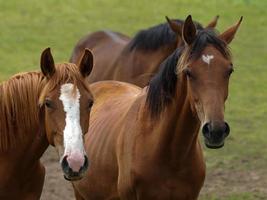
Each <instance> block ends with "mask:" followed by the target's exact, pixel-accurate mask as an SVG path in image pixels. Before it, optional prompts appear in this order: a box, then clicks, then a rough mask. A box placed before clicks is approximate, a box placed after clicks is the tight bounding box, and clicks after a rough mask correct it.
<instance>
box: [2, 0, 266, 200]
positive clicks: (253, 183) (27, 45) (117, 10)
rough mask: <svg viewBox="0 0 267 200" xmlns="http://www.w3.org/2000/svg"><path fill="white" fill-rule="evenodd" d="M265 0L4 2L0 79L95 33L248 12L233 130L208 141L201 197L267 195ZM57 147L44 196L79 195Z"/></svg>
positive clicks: (238, 40)
mask: <svg viewBox="0 0 267 200" xmlns="http://www.w3.org/2000/svg"><path fill="white" fill-rule="evenodd" d="M266 8H267V1H265V0H209V1H203V0H190V1H188V0H165V1H160V0H153V1H144V0H90V1H89V0H87V1H85V0H75V1H73V0H57V1H56V0H45V1H38V0H23V1H20V0H10V1H5V0H0V39H1V42H0V80H1V81H4V80H6V79H8V78H9V77H10V76H11V75H13V74H15V73H17V72H22V71H30V70H39V59H40V53H41V52H42V50H43V49H44V48H46V47H51V48H52V52H53V55H54V58H55V61H56V62H63V61H68V60H69V57H70V54H71V52H72V49H73V47H74V45H75V44H76V42H77V41H78V40H79V39H80V38H81V37H82V36H84V35H86V34H87V33H89V32H93V31H96V30H103V29H110V30H114V31H118V32H122V33H124V34H127V35H130V36H133V35H134V34H135V33H136V32H138V31H139V30H140V29H146V28H149V27H151V26H154V25H156V24H159V23H164V22H165V16H166V15H167V16H169V17H170V18H179V19H185V18H186V16H187V15H188V14H191V15H192V16H193V19H194V20H196V21H199V22H200V23H202V24H203V25H206V24H207V23H208V22H210V21H211V19H213V18H214V17H215V16H216V15H220V19H219V22H218V25H217V29H218V31H219V32H223V31H224V30H225V29H226V28H227V27H229V26H230V25H232V24H234V23H236V22H237V21H238V20H239V18H240V16H244V19H243V22H242V24H241V27H240V29H239V31H238V33H237V34H236V37H235V39H234V41H233V42H232V43H231V45H230V46H231V49H232V54H233V58H234V68H235V72H234V74H233V76H232V78H231V81H230V96H229V99H228V101H227V104H226V119H227V121H228V122H229V124H230V126H231V135H230V136H229V137H228V139H227V141H226V145H225V147H224V148H223V149H218V150H210V149H206V148H205V147H204V151H205V159H206V163H207V178H206V181H205V186H204V188H203V189H202V192H201V197H200V199H201V200H221V199H222V200H258V199H267V133H266V128H267V123H266V122H267V92H266V91H267V55H266V54H267V13H266ZM55 155H56V154H55V151H54V149H53V148H49V149H48V151H47V152H46V154H45V156H44V158H43V162H44V163H45V165H46V169H47V176H46V182H45V187H44V191H43V194H42V200H47V199H50V200H68V199H73V198H74V197H73V192H72V188H71V185H70V184H69V183H68V182H66V181H65V180H64V179H63V176H62V174H61V172H60V168H59V163H58V158H57V157H56V156H55Z"/></svg>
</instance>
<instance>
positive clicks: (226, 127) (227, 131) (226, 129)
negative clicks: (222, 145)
mask: <svg viewBox="0 0 267 200" xmlns="http://www.w3.org/2000/svg"><path fill="white" fill-rule="evenodd" d="M224 124H225V131H224V132H225V137H227V136H228V135H229V133H230V126H229V125H228V123H227V122H224Z"/></svg>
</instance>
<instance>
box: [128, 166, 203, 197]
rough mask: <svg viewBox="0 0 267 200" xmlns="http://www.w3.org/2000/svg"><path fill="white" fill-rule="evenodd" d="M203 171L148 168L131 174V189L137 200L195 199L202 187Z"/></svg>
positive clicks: (198, 169)
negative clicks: (134, 192)
mask: <svg viewBox="0 0 267 200" xmlns="http://www.w3.org/2000/svg"><path fill="white" fill-rule="evenodd" d="M204 177H205V169H204V168H202V169H200V168H197V169H192V168H190V167H189V168H186V167H185V168H183V169H182V170H175V169H170V168H169V167H166V166H165V167H159V166H158V167H157V166H154V167H150V168H148V169H146V170H141V171H139V173H133V180H134V181H133V183H134V184H133V188H132V190H134V191H136V196H138V199H170V200H171V199H179V200H194V199H197V197H198V194H199V191H200V189H201V187H202V185H203V182H204Z"/></svg>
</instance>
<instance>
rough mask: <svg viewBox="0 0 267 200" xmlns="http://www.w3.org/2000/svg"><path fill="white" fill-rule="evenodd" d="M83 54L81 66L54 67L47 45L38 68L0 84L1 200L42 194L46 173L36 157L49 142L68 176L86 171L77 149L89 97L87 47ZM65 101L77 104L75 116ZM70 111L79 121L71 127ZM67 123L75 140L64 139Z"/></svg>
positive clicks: (85, 125)
mask: <svg viewBox="0 0 267 200" xmlns="http://www.w3.org/2000/svg"><path fill="white" fill-rule="evenodd" d="M83 58H84V59H83V61H82V62H81V64H80V66H79V67H80V68H78V67H77V66H76V65H74V64H68V63H63V64H58V65H55V64H54V61H53V58H52V55H51V53H50V49H49V48H48V49H46V50H45V51H44V52H43V54H42V57H41V69H42V72H28V73H21V74H18V75H15V76H13V77H12V78H10V79H9V80H7V81H6V82H4V83H2V84H1V85H0V116H1V120H0V133H1V135H0V137H1V138H0V163H1V165H0V177H1V178H0V199H5V200H14V199H21V200H37V199H39V198H40V196H41V192H42V188H43V183H44V177H45V168H44V166H43V165H42V164H41V163H40V158H41V156H42V154H43V153H44V152H45V150H46V149H47V147H48V145H49V144H51V145H54V146H56V148H57V149H60V150H58V151H59V156H62V157H63V158H62V159H61V161H60V163H61V165H62V168H63V172H64V175H65V177H66V178H68V179H74V180H75V179H79V178H81V177H82V173H84V171H85V170H86V169H87V166H88V165H87V162H86V160H87V157H86V155H85V154H84V151H82V152H81V153H80V151H79V150H80V149H82V148H83V139H82V137H83V136H82V134H83V133H82V131H83V132H84V133H85V132H86V130H88V121H89V112H90V109H91V106H90V104H88V103H90V102H91V99H92V95H91V93H90V90H89V88H88V87H87V84H86V80H85V78H86V77H87V76H88V75H89V74H90V71H91V67H92V65H91V63H92V62H91V61H92V60H91V59H90V58H91V54H90V52H88V51H85V55H84V57H83ZM73 88H75V89H76V91H74V89H73ZM76 99H78V101H75V100H76ZM66 103H67V105H68V108H70V109H71V108H73V107H74V108H78V109H76V110H74V111H75V113H74V112H73V113H74V114H72V113H68V110H67V109H66V107H67V106H66ZM77 104H78V106H77ZM64 106H65V107H64ZM75 106H76V107H75ZM79 107H81V108H82V110H81V112H80V109H79ZM70 114H72V115H71V117H72V121H74V122H76V121H78V122H77V124H75V129H73V125H72V124H71V122H69V121H70V120H68V118H69V115H70ZM75 114H76V115H75ZM77 115H79V116H77ZM70 127H71V128H72V130H71V134H72V135H71V139H72V140H73V141H76V142H75V144H73V143H71V144H68V143H70V142H69V140H68V139H66V138H67V134H69V132H70V131H69V129H70ZM77 130H78V131H77ZM66 132H67V133H66ZM77 133H79V134H80V135H78V134H77ZM63 136H64V138H63ZM55 138H56V139H55ZM63 141H64V144H63ZM67 148H68V151H64V154H63V152H61V151H62V150H65V149H67ZM82 150H83V149H82ZM72 152H74V153H72ZM61 153H62V154H61ZM79 153H80V154H79ZM80 155H82V156H84V158H83V157H82V158H81V156H80ZM77 166H78V167H79V169H78V170H79V171H78V172H76V171H75V169H76V168H75V167H77Z"/></svg>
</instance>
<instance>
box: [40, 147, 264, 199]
mask: <svg viewBox="0 0 267 200" xmlns="http://www.w3.org/2000/svg"><path fill="white" fill-rule="evenodd" d="M42 161H43V163H44V165H45V167H46V179H45V186H44V189H43V193H42V197H41V200H74V195H73V190H72V186H71V184H70V183H69V182H67V181H66V180H65V179H64V178H63V176H62V172H61V169H60V165H59V160H58V157H57V154H56V151H55V150H54V149H53V148H52V147H50V148H49V149H48V150H47V152H46V153H45V155H44V156H43V159H42ZM266 185H267V175H266V173H264V171H261V170H257V171H256V170H255V171H252V170H249V171H246V172H243V171H237V170H234V169H233V170H229V171H225V170H223V169H216V170H212V171H207V177H206V181H205V185H204V188H203V189H202V191H201V197H202V198H200V199H201V200H202V199H203V200H204V199H209V197H216V199H220V200H221V199H223V200H224V199H225V200H227V199H229V196H232V195H238V196H239V195H241V194H243V193H244V194H248V193H250V194H251V195H252V196H253V199H255V200H256V199H257V200H261V199H262V200H264V199H267V188H266V187H265V186H266Z"/></svg>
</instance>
